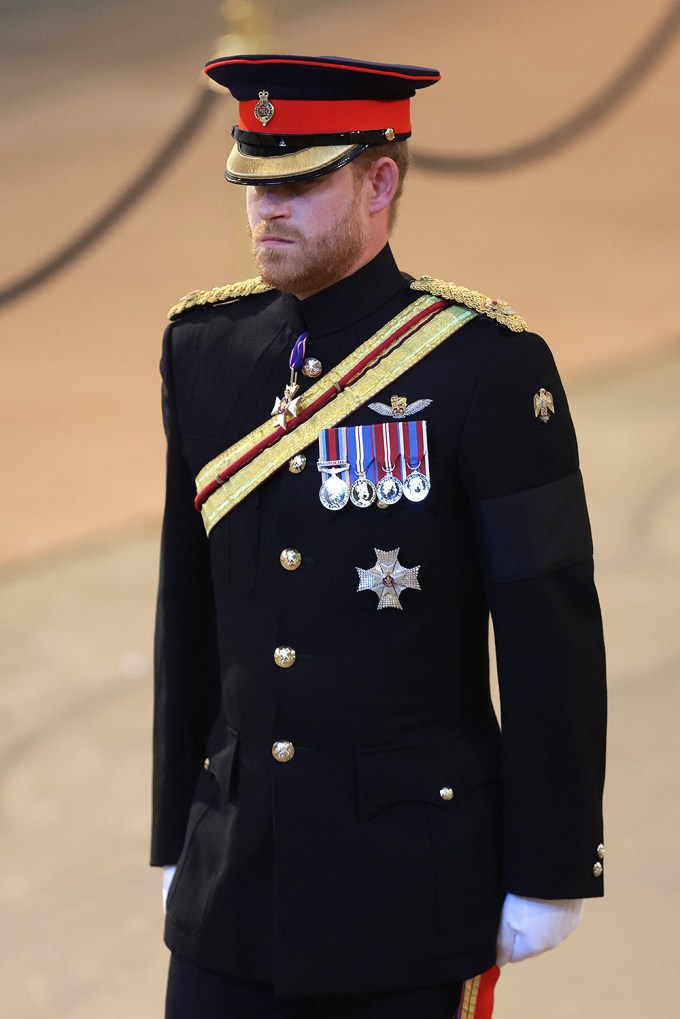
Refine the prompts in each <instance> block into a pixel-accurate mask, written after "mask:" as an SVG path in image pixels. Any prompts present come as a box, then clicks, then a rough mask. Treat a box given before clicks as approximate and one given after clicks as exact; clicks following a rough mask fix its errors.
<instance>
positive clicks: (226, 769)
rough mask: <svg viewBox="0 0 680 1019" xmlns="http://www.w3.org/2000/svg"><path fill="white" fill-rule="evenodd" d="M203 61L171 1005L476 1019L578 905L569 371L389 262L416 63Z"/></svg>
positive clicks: (161, 657)
mask: <svg viewBox="0 0 680 1019" xmlns="http://www.w3.org/2000/svg"><path fill="white" fill-rule="evenodd" d="M206 70H207V73H208V74H209V75H210V76H211V77H212V78H213V79H214V80H215V81H217V82H219V83H221V84H222V85H225V86H226V87H228V88H229V89H230V91H231V92H232V94H233V95H234V96H235V97H236V98H237V99H238V100H239V103H240V107H239V124H238V125H237V126H236V127H235V128H234V131H233V134H234V137H235V139H236V145H235V147H234V150H233V151H232V153H231V155H230V157H229V161H228V163H227V170H226V177H227V179H228V180H229V181H232V182H234V183H237V184H241V185H246V202H247V213H248V222H249V228H250V234H251V238H252V247H253V254H254V257H255V262H256V264H257V268H258V271H259V276H258V277H256V278H255V279H253V280H249V281H246V282H245V283H240V284H233V285H227V286H225V287H222V288H216V289H215V290H213V291H201V292H197V293H194V294H192V295H189V296H188V297H187V298H185V299H183V300H182V301H181V302H180V303H179V304H178V305H177V306H176V307H175V308H174V309H173V310H172V312H171V319H172V322H171V325H170V326H169V327H168V330H167V332H166V335H165V342H164V349H163V360H162V374H163V380H164V387H163V407H164V420H165V427H166V433H167V439H168V461H167V486H168V487H167V501H166V510H165V517H164V527H163V543H162V561H161V579H160V592H159V602H158V619H157V638H156V639H157V668H156V686H157V689H156V716H155V737H154V749H155V773H154V807H155V810H154V833H153V851H152V862H153V863H154V864H156V865H162V866H164V867H165V868H166V871H165V873H166V887H167V885H168V884H170V879H172V883H171V885H170V889H169V895H168V898H167V918H166V942H167V944H168V945H169V947H170V948H171V950H172V958H171V965H170V977H169V984H168V998H167V1013H166V1015H167V1017H168V1019H194V1017H195V1019H217V1017H220V1019H227V1017H235V1019H246V1017H250V1016H261V1017H264V1016H266V1017H284V1016H285V1017H288V1019H302V1017H309V1019H311V1017H328V1019H330V1017H338V1019H339V1017H342V1019H358V1017H363V1019H383V1017H384V1019H386V1017H390V1019H400V1017H403V1019H450V1017H451V1016H453V1015H454V1014H455V1015H459V1016H465V1017H468V1019H469V1017H472V1016H475V1017H477V1019H481V1017H482V1016H488V1015H490V1014H491V1007H492V1000H493V985H494V982H495V980H496V977H497V975H498V968H497V965H496V964H497V963H498V965H502V964H503V963H505V962H507V961H517V960H519V959H522V958H526V957H527V956H530V955H534V954H537V953H539V952H541V951H545V950H546V949H548V948H551V947H554V945H556V944H557V943H558V942H559V941H560V940H562V938H563V937H565V936H566V935H567V934H568V933H570V931H571V930H572V929H573V928H574V927H575V926H576V923H577V922H578V919H579V917H580V912H581V906H582V900H583V899H584V898H586V897H593V896H599V895H601V894H602V871H603V863H602V860H603V856H604V847H603V845H602V820H601V792H602V783H603V770H604V765H603V758H604V719H605V701H604V656H603V649H602V634H601V624H600V615H599V609H598V604H597V597H596V594H595V590H594V587H593V578H592V548H591V540H590V530H589V526H588V518H587V512H586V509H585V502H584V496H583V486H582V482H581V478H580V474H579V470H578V455H577V447H576V440H575V437H574V431H573V427H572V423H571V420H570V416H569V410H568V406H567V402H566V398H565V395H564V391H563V388H562V385H561V382H560V379H559V376H558V374H557V371H556V368H555V365H554V362H553V360H552V357H551V355H550V352H549V351H548V349H547V347H546V345H545V343H544V342H543V341H542V340H541V339H540V337H538V336H536V335H535V334H533V333H530V332H528V331H527V330H526V327H525V324H524V322H523V320H522V319H520V318H519V316H518V315H517V314H516V313H515V312H514V311H513V310H512V309H510V308H508V306H507V305H505V304H503V303H502V302H498V301H495V300H489V299H487V298H485V297H484V296H483V295H481V294H479V293H477V292H475V291H471V290H467V289H465V288H463V287H461V286H457V285H454V284H450V283H444V282H442V281H441V280H434V279H431V278H430V277H422V278H421V279H419V280H414V279H413V278H412V277H410V276H408V275H406V274H403V273H401V272H400V271H399V269H398V268H397V266H396V264H395V262H394V259H393V257H392V254H391V251H390V248H389V244H388V237H389V232H390V230H391V227H392V225H393V222H394V216H395V213H396V207H397V202H398V200H399V193H400V190H401V185H402V182H403V177H404V173H405V170H406V159H407V157H406V151H405V146H406V139H407V138H408V137H409V135H410V131H411V128H410V113H409V103H410V99H411V97H412V96H414V95H415V92H416V89H418V88H422V87H426V86H429V85H432V84H434V83H435V82H436V81H437V80H438V78H439V75H438V73H437V72H436V71H434V70H432V69H430V68H420V67H397V66H393V65H381V64H373V63H364V62H358V61H352V60H345V59H340V58H311V57H297V56H285V57H284V56H252V55H250V56H239V57H227V58H224V59H220V60H213V61H211V62H210V63H209V64H208V65H207V68H206ZM197 510H200V512H197ZM489 614H491V616H492V617H493V622H494V633H495V643H496V657H497V664H498V673H499V684H500V692H501V707H502V719H501V722H502V735H501V732H500V730H499V726H498V723H497V720H496V717H495V714H494V711H493V708H492V704H491V699H490V695H489V666H488V653H487V647H488V618H489ZM175 867H176V872H175Z"/></svg>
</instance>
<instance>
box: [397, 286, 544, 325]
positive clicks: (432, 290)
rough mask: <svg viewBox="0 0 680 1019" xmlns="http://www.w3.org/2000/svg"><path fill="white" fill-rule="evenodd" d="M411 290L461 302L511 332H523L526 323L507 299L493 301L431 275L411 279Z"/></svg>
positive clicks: (476, 291) (483, 295)
mask: <svg viewBox="0 0 680 1019" xmlns="http://www.w3.org/2000/svg"><path fill="white" fill-rule="evenodd" d="M411 290H420V291H421V292H422V293H425V294H432V295H433V297H443V298H444V300H446V301H453V302H454V303H455V304H463V305H465V307H466V308H472V309H473V310H474V311H478V312H479V313H480V315H487V316H488V317H489V318H493V319H495V320H496V322H500V323H501V325H504V326H507V327H508V329H512V331H513V333H523V332H524V331H525V330H526V328H527V324H526V322H525V321H524V319H523V318H521V317H520V316H519V315H518V314H517V312H516V311H515V309H514V308H511V307H510V305H509V304H508V303H507V301H493V300H491V298H490V297H486V295H485V294H480V293H479V291H478V290H468V288H467V287H459V286H457V284H455V283H445V282H444V280H437V279H434V277H433V276H421V277H420V279H417V280H413V282H412V283H411Z"/></svg>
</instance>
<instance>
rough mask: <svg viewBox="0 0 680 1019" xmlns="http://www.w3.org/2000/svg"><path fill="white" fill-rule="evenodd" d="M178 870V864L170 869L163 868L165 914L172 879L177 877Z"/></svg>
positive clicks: (172, 865) (169, 867)
mask: <svg viewBox="0 0 680 1019" xmlns="http://www.w3.org/2000/svg"><path fill="white" fill-rule="evenodd" d="M176 870H177V866H176V864H174V863H173V864H171V865H170V866H168V867H163V913H165V904H166V902H167V901H168V892H169V891H170V885H171V884H172V879H173V878H174V876H175V871H176Z"/></svg>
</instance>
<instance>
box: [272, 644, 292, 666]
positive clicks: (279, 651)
mask: <svg viewBox="0 0 680 1019" xmlns="http://www.w3.org/2000/svg"><path fill="white" fill-rule="evenodd" d="M295 658H296V654H295V650H294V648H292V647H287V646H285V645H284V646H283V647H277V648H274V661H275V662H276V664H277V665H278V667H279V668H280V669H289V668H290V667H291V665H295Z"/></svg>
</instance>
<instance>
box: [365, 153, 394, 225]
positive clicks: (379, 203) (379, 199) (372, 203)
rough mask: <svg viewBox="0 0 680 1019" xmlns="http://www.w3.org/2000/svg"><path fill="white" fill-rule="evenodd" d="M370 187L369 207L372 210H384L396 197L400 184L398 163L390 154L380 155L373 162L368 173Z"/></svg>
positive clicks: (367, 178)
mask: <svg viewBox="0 0 680 1019" xmlns="http://www.w3.org/2000/svg"><path fill="white" fill-rule="evenodd" d="M366 183H367V185H368V187H369V195H368V208H369V211H370V212H373V213H376V212H382V210H383V209H386V208H387V206H388V205H389V204H390V202H391V201H392V199H393V198H394V195H395V192H396V190H397V187H398V185H399V170H398V169H397V164H396V163H395V161H394V160H393V159H390V157H389V156H380V157H379V158H378V159H376V160H374V162H373V163H371V167H370V169H369V171H368V174H367V175H366Z"/></svg>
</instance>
